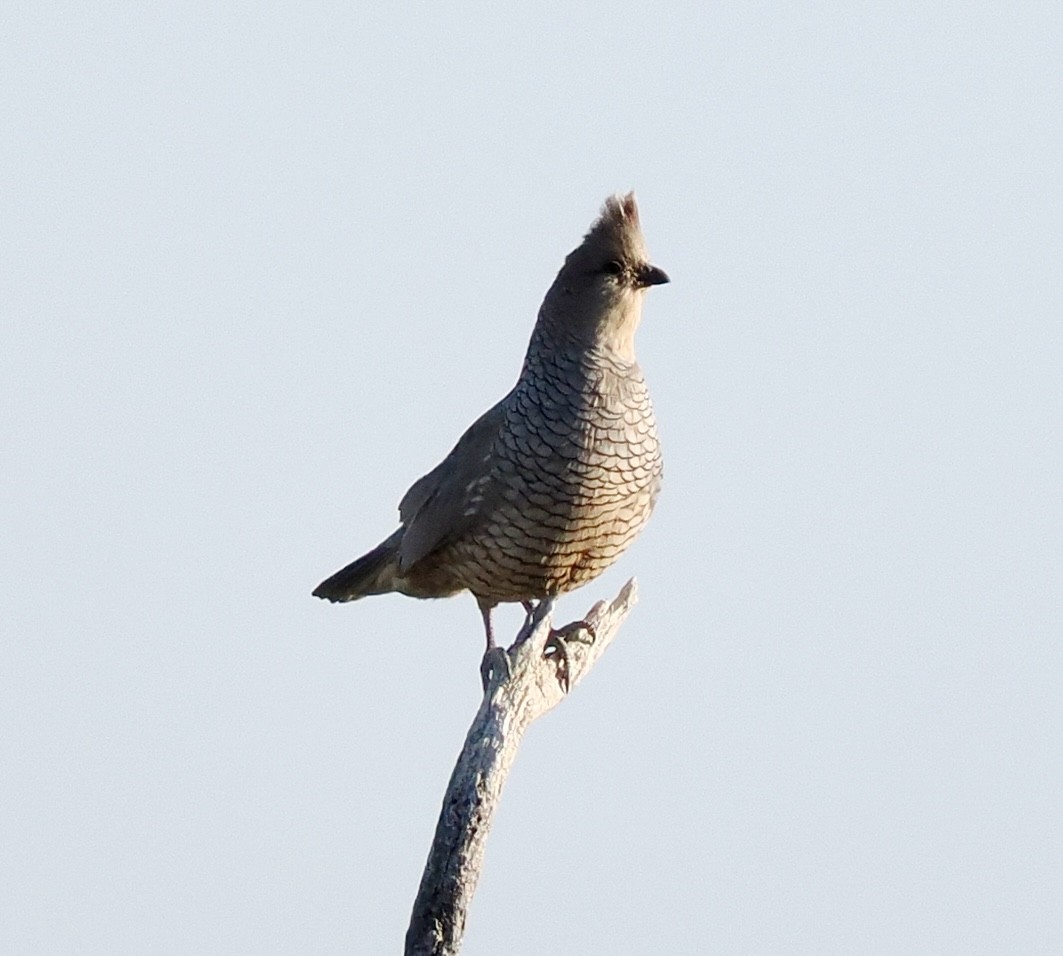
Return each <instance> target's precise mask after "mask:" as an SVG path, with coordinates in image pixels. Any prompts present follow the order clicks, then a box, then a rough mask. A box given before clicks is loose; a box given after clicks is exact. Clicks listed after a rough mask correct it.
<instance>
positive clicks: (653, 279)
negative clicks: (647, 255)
mask: <svg viewBox="0 0 1063 956" xmlns="http://www.w3.org/2000/svg"><path fill="white" fill-rule="evenodd" d="M671 281H672V280H671V279H669V278H668V273H667V272H665V271H664V269H658V268H657V267H656V266H650V265H646V266H643V267H642V269H641V270H640V271H639V285H641V286H649V285H664V284H665V283H666V282H671Z"/></svg>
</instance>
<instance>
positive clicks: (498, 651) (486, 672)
mask: <svg viewBox="0 0 1063 956" xmlns="http://www.w3.org/2000/svg"><path fill="white" fill-rule="evenodd" d="M496 674H500V675H502V676H501V677H500V678H497V681H498V683H500V684H502V683H505V682H506V681H507V680H509V678H510V677H512V676H513V668H512V667H511V666H510V663H509V654H507V653H506V649H505V648H504V647H498V646H492V647H489V648H487V650H486V651H484V656H483V657H482V658H481V660H480V683H481V684H482V685H483V689H484V693H485V694H486V693H487V692H488V690H490V688H491V683H492V679H493V678H495V675H496Z"/></svg>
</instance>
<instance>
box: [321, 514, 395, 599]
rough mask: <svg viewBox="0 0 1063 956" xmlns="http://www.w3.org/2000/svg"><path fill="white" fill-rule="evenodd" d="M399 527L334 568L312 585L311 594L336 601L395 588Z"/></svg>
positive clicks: (382, 592) (380, 592)
mask: <svg viewBox="0 0 1063 956" xmlns="http://www.w3.org/2000/svg"><path fill="white" fill-rule="evenodd" d="M400 540H402V538H401V529H400V530H399V532H397V533H396V534H393V535H392V536H391V537H390V538H388V539H387V541H385V542H384V543H383V544H379V545H377V546H376V547H375V548H373V550H372V551H370V552H369V553H368V554H363V555H362V556H361V557H360V558H359V559H358V560H357V561H352V562H351V563H350V564H348V565H347V567H345V568H342V569H341V570H339V571H337V572H336V573H335V574H334V575H332V577H330V578H328V579H326V580H324V581H322V582H321V583H320V584H319V585H318V586H317V587H316V588H314V592H313V593H314V597H319V598H324V599H325V600H327V601H332V602H333V603H337V602H340V601H357V600H358V598H363V597H368V596H369V595H370V594H386V593H387V592H388V591H392V590H394V587H393V582H394V580H395V571H396V559H397V557H398V552H399V549H398V542H399V541H400Z"/></svg>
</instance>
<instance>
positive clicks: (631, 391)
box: [314, 193, 668, 648]
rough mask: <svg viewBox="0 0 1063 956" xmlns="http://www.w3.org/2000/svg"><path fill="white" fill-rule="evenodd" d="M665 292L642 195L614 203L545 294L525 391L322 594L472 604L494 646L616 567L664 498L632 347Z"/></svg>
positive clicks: (466, 438) (519, 388)
mask: <svg viewBox="0 0 1063 956" xmlns="http://www.w3.org/2000/svg"><path fill="white" fill-rule="evenodd" d="M667 281H668V276H667V275H666V274H665V273H664V272H663V271H662V270H660V269H658V268H657V267H656V266H653V265H650V263H649V261H648V259H647V256H646V246H645V242H644V240H643V237H642V229H641V227H640V225H639V212H638V206H637V205H636V203H635V195H634V193H628V195H626V196H622V197H621V196H612V197H610V198H609V199H607V200H606V201H605V205H604V207H603V208H602V212H601V215H600V216H599V218H598V219H597V220H596V221H595V222H594V224H593V225H592V226H591V228H590V231H589V232H588V233H587V235H586V236H585V237H584V239H583V242H582V243H581V244H580V245H579V246H578V247H577V248H576V249H575V250H573V251H572V252H571V253H569V255H568V257H567V258H566V259H565V264H564V265H563V266H562V268H561V271H560V272H559V273H558V274H557V278H556V279H555V280H554V283H553V285H552V286H550V289H549V291H548V292H547V293H546V298H545V299H544V300H543V304H542V307H541V308H540V309H539V317H538V319H537V321H536V323H535V329H534V330H533V331H532V336H531V342H530V343H529V345H528V352H527V355H526V356H525V359H524V367H523V368H522V369H521V373H520V378H518V379H517V384H516V385H515V386H514V387H513V390H512V391H511V392H510V393H509V394H508V395H507V396H506V397H505V398H503V399H502V401H500V402H499V403H498V404H497V405H495V406H494V408H492V409H490V410H489V411H487V412H486V413H484V414H483V415H482V416H481V417H480V418H479V419H478V420H477V421H475V422H473V424H472V425H471V426H470V427H469V430H468V431H466V432H465V434H464V435H462V436H461V439H460V440H459V441H458V443H457V445H455V446H454V449H453V450H452V451H451V452H450V454H449V455H447V457H446V458H444V459H443V461H442V462H441V463H440V464H439V465H437V466H436V467H435V468H434V469H433V470H432V471H430V472H429V473H428V474H427V475H425V476H424V477H423V478H421V479H420V480H419V481H417V482H415V483H414V485H413V487H411V488H410V490H409V491H407V492H406V495H405V497H404V498H403V499H402V501H401V503H400V504H399V519H400V521H401V525H400V526H399V528H398V530H397V531H395V533H394V534H392V535H391V536H390V537H389V538H388V539H387V540H386V541H384V542H383V543H382V544H380V545H378V546H377V547H375V548H374V549H373V550H372V551H370V552H369V553H368V554H366V555H364V556H363V557H361V558H359V559H358V560H357V561H355V562H354V563H353V564H349V565H347V567H345V568H344V569H343V570H342V571H337V572H336V573H335V574H334V575H332V577H330V578H329V579H328V580H327V581H323V582H322V583H321V584H319V585H318V587H317V589H316V590H315V591H314V595H315V596H317V597H321V598H327V599H328V600H329V601H354V600H356V599H358V598H361V597H365V596H366V595H369V594H386V593H388V592H391V591H397V592H399V593H401V594H408V595H410V596H411V597H418V598H435V597H449V596H450V595H453V594H457V593H459V592H460V591H465V590H468V591H471V592H472V593H473V595H474V596H475V598H476V600H477V602H478V604H479V606H480V612H481V614H482V616H483V621H484V628H485V630H486V634H487V646H488V648H491V647H493V646H494V635H493V631H492V627H491V610H492V609H493V608H494V607H495V606H496V605H497V604H500V603H504V602H517V601H519V602H521V603H523V604H524V606H525V607H526V608H528V609H530V608H531V606H532V602H535V601H539V600H542V599H544V598H548V597H553V596H555V595H557V594H561V593H563V592H565V591H571V590H572V589H573V588H578V587H579V586H580V585H583V584H586V583H587V582H588V581H591V580H593V579H594V578H596V577H597V576H598V575H599V574H601V573H602V572H603V571H604V570H605V569H606V568H608V567H609V566H610V565H611V564H612V563H613V562H614V561H615V560H616V559H617V558H618V557H619V556H620V554H621V553H622V552H623V551H624V550H625V549H626V548H627V547H628V545H630V544H631V542H632V541H633V540H634V539H635V536H636V535H637V534H638V533H639V532H640V531H641V530H642V529H643V527H644V526H645V524H646V521H647V519H648V518H649V516H650V512H651V511H652V510H653V506H654V503H655V502H656V500H657V494H658V491H659V490H660V486H661V471H662V463H661V450H660V447H659V445H658V443H657V428H656V425H655V423H654V420H653V409H652V407H651V405H650V396H649V392H648V391H647V389H646V383H645V381H644V380H643V377H642V371H641V370H640V369H639V366H638V364H637V363H636V362H635V343H634V337H635V329H636V328H637V327H638V324H639V320H640V319H641V317H642V299H643V296H644V294H645V292H646V290H647V289H648V288H649V287H650V286H653V285H660V284H662V283H665V282H667Z"/></svg>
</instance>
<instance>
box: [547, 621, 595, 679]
mask: <svg viewBox="0 0 1063 956" xmlns="http://www.w3.org/2000/svg"><path fill="white" fill-rule="evenodd" d="M597 637H598V635H597V634H596V633H595V631H594V625H593V624H591V623H590V622H589V621H573V622H572V623H571V624H566V625H565V626H564V627H559V628H558V629H557V630H556V631H555V630H553V629H551V631H550V636H549V637H548V638H547V639H546V645H545V647H544V648H543V656H545V657H548V658H551V659H553V658H557V659H558V660H559V661H560V662H561V665H560V666H559V667H558V669H557V680H558V683H560V685H561V689H562V690H563V691H564V692H565V693H566V694H568V692H569V690H570V689H571V686H572V655H571V654H570V653H569V649H568V644H569V641H576V642H578V643H580V644H593V643H594V642H595V640H597Z"/></svg>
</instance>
